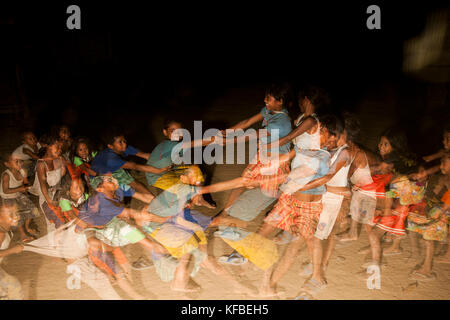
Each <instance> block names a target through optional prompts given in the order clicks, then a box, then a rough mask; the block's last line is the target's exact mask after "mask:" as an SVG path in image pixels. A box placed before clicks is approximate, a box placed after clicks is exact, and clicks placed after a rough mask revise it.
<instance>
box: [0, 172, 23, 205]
mask: <svg viewBox="0 0 450 320" xmlns="http://www.w3.org/2000/svg"><path fill="white" fill-rule="evenodd" d="M3 174H7V175H8V176H9V188H10V189H14V188H17V187H20V186H22V185H23V177H24V176H25V171H23V169H21V170H20V174H21V175H22V179H21V180H17V179H16V177H14V175H13V173H12V172H11V171H10V170H9V169H6V170H5V171H4V172H3ZM3 174H2V183H1V186H0V196H1V197H2V198H3V199H15V198H17V197H18V196H19V193H20V192H15V193H5V192H4V191H3Z"/></svg>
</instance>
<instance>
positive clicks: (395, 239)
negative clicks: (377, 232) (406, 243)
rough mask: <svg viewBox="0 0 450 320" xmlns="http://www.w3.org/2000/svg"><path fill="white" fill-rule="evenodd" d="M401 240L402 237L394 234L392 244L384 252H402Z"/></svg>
mask: <svg viewBox="0 0 450 320" xmlns="http://www.w3.org/2000/svg"><path fill="white" fill-rule="evenodd" d="M400 241H401V238H400V237H398V236H395V235H393V239H392V245H391V246H390V247H389V248H386V249H385V250H383V254H394V253H401V252H402V248H401V247H400Z"/></svg>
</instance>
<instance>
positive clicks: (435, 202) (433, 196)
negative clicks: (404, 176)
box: [407, 153, 450, 281]
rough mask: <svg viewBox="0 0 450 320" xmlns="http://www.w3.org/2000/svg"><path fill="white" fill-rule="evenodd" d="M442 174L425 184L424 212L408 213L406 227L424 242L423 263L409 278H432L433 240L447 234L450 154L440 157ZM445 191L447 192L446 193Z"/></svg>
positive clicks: (434, 276)
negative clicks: (425, 200)
mask: <svg viewBox="0 0 450 320" xmlns="http://www.w3.org/2000/svg"><path fill="white" fill-rule="evenodd" d="M440 168H441V172H442V175H441V176H439V177H438V178H437V179H434V182H435V183H434V184H428V185H427V193H426V199H427V205H426V208H425V212H424V213H425V214H423V213H422V214H421V212H420V211H422V210H420V208H419V210H418V212H417V211H416V212H411V213H410V214H409V215H408V224H407V225H408V227H407V229H408V230H409V231H412V232H417V233H419V234H421V235H422V236H423V239H424V241H425V243H426V254H425V261H424V263H423V265H422V266H421V267H420V268H419V269H417V270H414V271H413V272H412V273H411V274H410V276H409V277H410V279H412V280H419V281H427V280H434V279H435V278H436V275H435V274H434V273H432V272H431V267H432V262H433V255H434V242H435V241H444V240H445V239H446V238H447V235H448V229H449V228H448V214H449V213H450V211H449V209H450V197H449V190H450V154H449V153H446V154H444V155H443V156H442V157H441V165H440ZM446 193H447V194H446Z"/></svg>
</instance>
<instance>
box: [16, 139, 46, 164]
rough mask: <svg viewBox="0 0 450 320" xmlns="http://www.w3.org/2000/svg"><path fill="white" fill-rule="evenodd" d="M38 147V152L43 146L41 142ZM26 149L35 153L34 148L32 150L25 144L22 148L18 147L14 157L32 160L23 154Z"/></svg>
mask: <svg viewBox="0 0 450 320" xmlns="http://www.w3.org/2000/svg"><path fill="white" fill-rule="evenodd" d="M37 147H38V150H39V149H40V148H41V144H40V143H39V142H38V143H37ZM24 149H28V150H31V151H32V152H34V150H33V148H31V147H30V146H29V145H27V144H26V143H24V144H22V145H21V146H19V147H17V148H16V150H14V152H13V155H15V156H16V157H18V158H19V159H20V160H30V159H31V157H30V156H29V155H27V154H26V153H24V152H23V150H24Z"/></svg>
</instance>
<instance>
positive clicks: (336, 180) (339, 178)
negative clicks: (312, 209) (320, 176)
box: [326, 144, 353, 187]
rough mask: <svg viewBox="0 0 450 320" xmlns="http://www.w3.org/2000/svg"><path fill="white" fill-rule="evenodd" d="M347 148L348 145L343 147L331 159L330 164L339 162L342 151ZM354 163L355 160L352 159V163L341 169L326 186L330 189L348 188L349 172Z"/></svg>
mask: <svg viewBox="0 0 450 320" xmlns="http://www.w3.org/2000/svg"><path fill="white" fill-rule="evenodd" d="M347 147H348V146H347V145H346V144H344V145H343V146H341V147H340V148H339V149H338V150H337V151H336V153H335V154H334V155H333V157H332V158H331V161H330V163H331V164H333V163H334V162H335V161H336V160H337V158H338V156H339V154H340V153H341V152H342V150H344V149H345V148H347ZM352 162H353V159H351V161H350V162H349V163H348V164H347V165H345V166H343V167H342V168H341V169H339V171H338V172H336V174H335V175H334V176H333V178H331V180H330V181H328V183H327V184H326V185H327V186H330V187H346V186H347V185H348V171H349V170H350V165H351V164H352Z"/></svg>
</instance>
